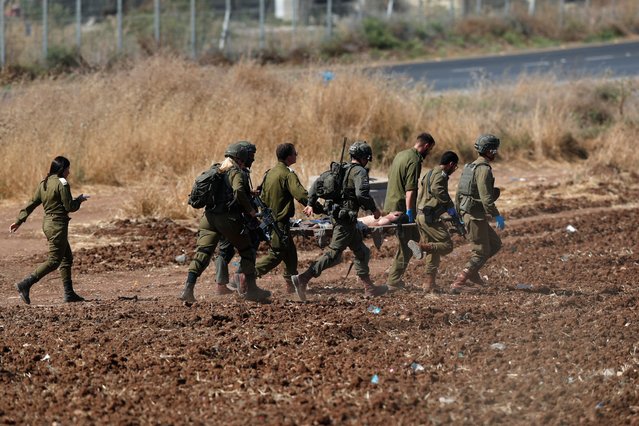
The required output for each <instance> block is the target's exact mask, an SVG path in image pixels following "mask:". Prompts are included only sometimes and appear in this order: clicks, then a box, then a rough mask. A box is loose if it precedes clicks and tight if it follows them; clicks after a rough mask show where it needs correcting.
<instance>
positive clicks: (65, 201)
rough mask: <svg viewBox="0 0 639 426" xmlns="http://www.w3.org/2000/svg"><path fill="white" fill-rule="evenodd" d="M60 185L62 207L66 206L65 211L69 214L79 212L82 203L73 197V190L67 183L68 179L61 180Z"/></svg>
mask: <svg viewBox="0 0 639 426" xmlns="http://www.w3.org/2000/svg"><path fill="white" fill-rule="evenodd" d="M58 185H59V187H58V188H59V190H60V198H61V199H62V205H63V206H64V209H65V210H66V211H67V212H69V213H71V212H76V211H78V210H79V209H80V204H82V202H81V200H80V199H78V198H76V199H74V198H73V197H72V196H71V188H70V187H69V183H68V182H67V181H66V179H64V180H63V178H61V179H60V183H59V184H58Z"/></svg>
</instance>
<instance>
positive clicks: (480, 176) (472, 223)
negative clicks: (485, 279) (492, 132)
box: [455, 157, 501, 272]
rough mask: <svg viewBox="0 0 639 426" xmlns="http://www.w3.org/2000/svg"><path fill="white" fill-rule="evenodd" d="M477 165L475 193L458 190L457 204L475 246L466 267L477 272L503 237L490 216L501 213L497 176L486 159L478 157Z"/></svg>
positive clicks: (496, 248) (494, 252)
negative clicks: (468, 194)
mask: <svg viewBox="0 0 639 426" xmlns="http://www.w3.org/2000/svg"><path fill="white" fill-rule="evenodd" d="M472 164H474V165H475V166H476V167H475V170H474V176H473V183H472V186H471V189H472V195H471V196H465V195H462V194H460V191H459V190H458V191H457V196H456V199H455V204H456V205H457V210H458V211H459V213H460V214H461V215H462V219H463V220H464V222H465V223H466V228H467V229H468V239H469V240H470V242H471V244H472V246H471V250H472V255H471V258H470V260H469V261H468V263H466V266H465V268H466V269H468V270H469V271H471V272H477V271H479V269H480V268H481V267H482V266H484V264H485V263H486V261H487V260H488V259H489V258H491V257H493V256H494V255H495V254H497V252H498V251H499V249H501V239H500V238H499V236H498V235H497V232H495V230H494V229H493V228H492V227H491V226H490V224H489V223H488V218H487V216H488V215H490V216H492V217H496V216H499V215H500V213H499V210H498V209H497V206H496V205H495V197H494V194H495V189H494V184H495V178H494V177H493V172H492V168H491V167H490V164H489V162H488V160H487V159H485V158H484V157H479V158H478V159H477V160H475V161H474V162H473V163H472Z"/></svg>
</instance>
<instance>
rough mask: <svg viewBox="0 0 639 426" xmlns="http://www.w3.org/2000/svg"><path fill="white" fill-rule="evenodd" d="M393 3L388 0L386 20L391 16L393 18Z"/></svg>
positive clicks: (391, 0)
mask: <svg viewBox="0 0 639 426" xmlns="http://www.w3.org/2000/svg"><path fill="white" fill-rule="evenodd" d="M394 3H395V2H394V1H393V0H388V5H387V6H386V19H390V18H391V16H393V7H394V6H395V4H394Z"/></svg>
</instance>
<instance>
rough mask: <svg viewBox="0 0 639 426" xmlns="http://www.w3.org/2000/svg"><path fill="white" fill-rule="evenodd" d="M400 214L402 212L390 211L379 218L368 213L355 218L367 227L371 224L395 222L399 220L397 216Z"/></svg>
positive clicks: (382, 224)
mask: <svg viewBox="0 0 639 426" xmlns="http://www.w3.org/2000/svg"><path fill="white" fill-rule="evenodd" d="M401 215H402V212H391V213H388V214H387V215H386V216H381V217H380V218H379V219H375V217H374V216H373V215H368V216H364V217H360V218H357V220H358V221H359V222H362V223H363V224H364V225H366V226H368V227H373V226H384V225H390V224H392V223H395V222H397V221H398V220H399V217H400V216H401Z"/></svg>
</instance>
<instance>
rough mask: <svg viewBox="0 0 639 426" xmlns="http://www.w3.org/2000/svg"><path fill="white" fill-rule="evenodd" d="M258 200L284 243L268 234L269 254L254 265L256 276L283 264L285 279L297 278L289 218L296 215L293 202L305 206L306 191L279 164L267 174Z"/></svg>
mask: <svg viewBox="0 0 639 426" xmlns="http://www.w3.org/2000/svg"><path fill="white" fill-rule="evenodd" d="M261 198H262V201H264V204H266V205H267V206H268V207H269V208H270V209H271V210H272V212H273V218H274V219H275V221H276V223H277V227H278V228H279V229H280V231H281V232H282V235H284V236H285V241H281V240H280V237H279V236H278V235H277V233H275V232H272V233H271V247H270V249H269V251H268V254H267V255H266V256H264V257H262V258H260V259H258V261H257V264H256V271H257V276H258V277H261V276H263V275H264V274H266V273H267V272H269V271H271V270H272V269H273V268H275V267H276V266H277V265H279V264H280V262H284V279H286V280H288V279H289V278H290V277H291V276H292V275H297V249H296V247H295V243H294V241H293V238H292V236H291V223H290V219H291V218H292V217H293V216H294V215H295V200H297V201H298V202H299V203H300V204H302V205H304V206H306V205H307V204H308V192H307V191H306V189H305V188H304V187H303V186H302V184H301V183H300V180H299V178H298V177H297V175H296V174H295V172H294V171H293V170H291V169H290V168H288V166H286V164H284V163H283V162H281V161H280V162H278V163H277V165H276V166H275V167H273V168H272V169H271V170H269V171H268V172H267V173H266V176H265V177H264V181H263V183H262V194H261Z"/></svg>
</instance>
